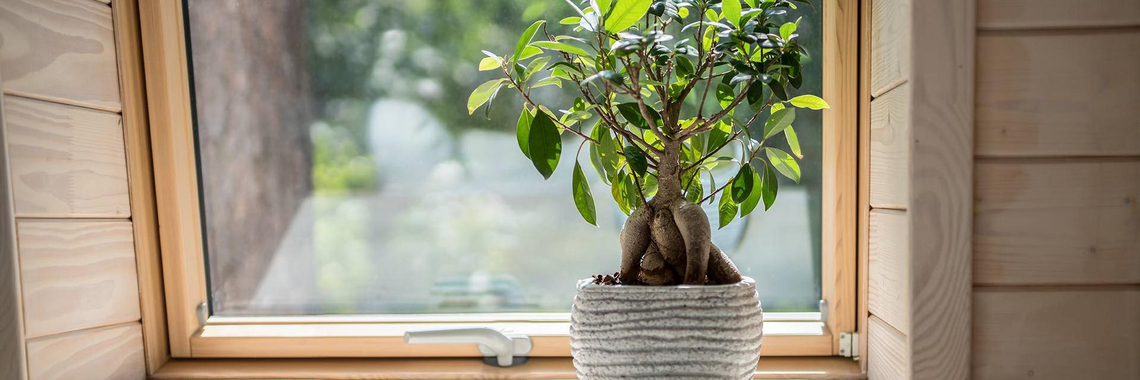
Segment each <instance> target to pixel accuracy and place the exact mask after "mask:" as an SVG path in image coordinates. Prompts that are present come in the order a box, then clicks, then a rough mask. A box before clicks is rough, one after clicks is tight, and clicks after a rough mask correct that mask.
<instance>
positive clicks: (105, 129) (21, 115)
mask: <svg viewBox="0 0 1140 380" xmlns="http://www.w3.org/2000/svg"><path fill="white" fill-rule="evenodd" d="M4 113H5V117H6V120H5V121H6V126H7V130H8V149H9V150H11V152H10V153H9V154H10V156H11V159H12V163H11V166H12V181H13V183H12V185H13V189H14V190H13V191H14V192H15V202H16V216H17V217H75V218H94V217H99V218H104V217H106V218H126V217H129V216H130V209H131V207H130V199H129V196H128V194H127V163H126V158H125V154H124V151H123V130H122V126H121V124H120V118H119V115H117V114H113V113H107V112H102V111H92V110H87V109H83V108H80V107H74V106H65V105H61V104H56V103H48V102H44V101H39V100H29V99H23V98H19V97H14V96H11V95H8V96H5V97H4Z"/></svg>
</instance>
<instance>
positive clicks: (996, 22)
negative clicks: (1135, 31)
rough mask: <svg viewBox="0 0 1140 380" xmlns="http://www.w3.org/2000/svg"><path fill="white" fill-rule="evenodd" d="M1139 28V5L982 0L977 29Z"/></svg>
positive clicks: (1123, 0) (1119, 0) (1129, 1)
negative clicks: (1133, 26)
mask: <svg viewBox="0 0 1140 380" xmlns="http://www.w3.org/2000/svg"><path fill="white" fill-rule="evenodd" d="M1128 25H1140V1H1136V0H1086V1H1082V2H1080V3H1074V2H1071V1H1066V0H985V1H979V2H978V28H979V29H1043V28H1081V27H1112V26H1128Z"/></svg>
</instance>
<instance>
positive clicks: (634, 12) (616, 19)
mask: <svg viewBox="0 0 1140 380" xmlns="http://www.w3.org/2000/svg"><path fill="white" fill-rule="evenodd" d="M652 4H653V0H616V3H615V4H613V9H611V10H610V11H609V13H608V14H606V19H605V20H604V21H603V22H602V26H603V27H604V28H605V30H607V31H610V32H615V33H616V32H621V31H624V30H626V29H629V27H631V26H633V24H636V23H637V22H638V21H639V20H641V18H642V17H645V14H646V13H647V12H649V6H650V5H652ZM599 5H601V4H599Z"/></svg>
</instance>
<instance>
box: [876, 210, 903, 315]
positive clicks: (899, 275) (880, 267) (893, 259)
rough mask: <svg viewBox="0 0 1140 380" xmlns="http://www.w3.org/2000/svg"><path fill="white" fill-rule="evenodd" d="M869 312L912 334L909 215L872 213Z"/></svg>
mask: <svg viewBox="0 0 1140 380" xmlns="http://www.w3.org/2000/svg"><path fill="white" fill-rule="evenodd" d="M870 229H871V251H870V268H869V272H870V273H869V277H868V282H869V285H868V295H867V302H868V309H869V310H870V312H871V314H874V315H875V316H877V317H879V318H880V319H882V320H883V321H884V322H886V323H889V324H890V325H891V326H892V327H894V328H895V329H897V330H899V331H901V332H902V333H903V334H907V333H909V332H910V295H909V294H907V291H908V290H909V288H908V286H907V284H908V282H909V281H910V255H909V253H908V252H907V249H908V248H909V247H910V242H909V235H910V234H909V231H907V215H906V212H905V211H894V210H872V211H871V226H870Z"/></svg>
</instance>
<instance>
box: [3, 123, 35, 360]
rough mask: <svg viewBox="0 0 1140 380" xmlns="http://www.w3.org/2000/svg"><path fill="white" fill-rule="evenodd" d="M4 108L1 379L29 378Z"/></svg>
mask: <svg viewBox="0 0 1140 380" xmlns="http://www.w3.org/2000/svg"><path fill="white" fill-rule="evenodd" d="M3 113H4V112H3V106H2V105H0V379H26V378H28V373H27V367H26V366H25V364H24V363H27V360H26V356H25V352H24V320H23V315H24V311H23V303H22V300H21V298H20V273H19V272H20V265H19V259H18V256H17V254H16V213H15V207H14V205H13V203H12V186H11V182H9V178H11V177H10V176H9V173H10V169H9V166H8V142H7V137H6V136H7V133H5V131H4V128H3V122H4V117H3Z"/></svg>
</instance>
